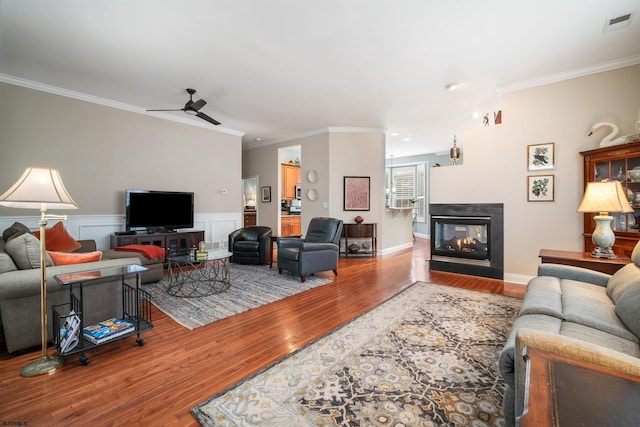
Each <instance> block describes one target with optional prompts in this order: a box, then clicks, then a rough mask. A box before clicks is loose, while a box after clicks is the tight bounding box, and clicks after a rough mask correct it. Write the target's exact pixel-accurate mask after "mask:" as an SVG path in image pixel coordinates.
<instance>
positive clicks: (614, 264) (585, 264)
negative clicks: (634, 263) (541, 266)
mask: <svg viewBox="0 0 640 427" xmlns="http://www.w3.org/2000/svg"><path fill="white" fill-rule="evenodd" d="M538 256H539V257H540V259H541V260H542V263H552V264H562V265H572V266H574V267H582V268H588V269H589V270H594V271H599V272H601V273H607V274H614V273H615V272H616V271H618V270H620V269H621V268H622V267H624V266H625V265H627V264H629V263H630V262H631V258H616V259H607V258H592V257H591V255H589V252H572V251H557V250H553V249H540V254H539V255H538Z"/></svg>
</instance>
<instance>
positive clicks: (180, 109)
mask: <svg viewBox="0 0 640 427" xmlns="http://www.w3.org/2000/svg"><path fill="white" fill-rule="evenodd" d="M147 111H184V110H183V109H182V108H178V109H177V110H147Z"/></svg>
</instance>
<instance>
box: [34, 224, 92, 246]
mask: <svg viewBox="0 0 640 427" xmlns="http://www.w3.org/2000/svg"><path fill="white" fill-rule="evenodd" d="M33 235H34V236H36V237H37V238H38V239H39V238H40V231H34V232H33ZM45 245H46V248H47V250H48V251H55V252H71V251H73V250H76V249H78V248H80V247H81V246H82V245H81V244H80V243H78V242H76V239H74V238H73V237H72V236H71V235H70V234H69V233H67V230H66V229H65V228H64V224H63V223H62V222H58V223H57V224H56V225H54V226H53V227H51V228H47V229H46V230H45Z"/></svg>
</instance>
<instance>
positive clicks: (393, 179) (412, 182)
mask: <svg viewBox="0 0 640 427" xmlns="http://www.w3.org/2000/svg"><path fill="white" fill-rule="evenodd" d="M385 180H386V196H387V206H389V207H392V208H413V214H414V216H415V220H416V221H419V222H425V221H426V217H425V212H426V201H425V193H426V164H425V163H418V164H415V165H405V166H391V167H388V168H386V171H385Z"/></svg>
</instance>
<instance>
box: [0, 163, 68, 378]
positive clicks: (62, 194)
mask: <svg viewBox="0 0 640 427" xmlns="http://www.w3.org/2000/svg"><path fill="white" fill-rule="evenodd" d="M0 205H4V206H7V207H10V208H23V209H40V213H41V215H40V221H39V222H38V225H39V226H40V326H41V329H42V330H41V338H42V355H41V357H40V358H39V359H38V360H35V361H33V362H31V363H30V364H28V365H27V366H25V367H23V368H22V369H21V370H20V375H22V376H23V377H33V376H36V375H40V374H46V373H51V372H54V371H55V370H56V369H58V368H59V367H61V366H62V365H63V364H64V358H63V357H61V356H54V357H49V356H48V355H47V273H46V269H47V266H46V243H45V236H46V231H45V230H46V226H47V220H49V219H58V220H66V219H67V216H66V215H51V214H47V209H77V208H78V206H77V205H76V203H75V202H74V201H73V199H72V198H71V196H70V195H69V193H68V192H67V190H66V189H65V188H64V184H63V183H62V179H61V178H60V174H59V173H58V171H57V170H55V169H51V168H43V167H28V168H27V169H26V170H25V171H24V173H23V174H22V176H21V177H20V179H19V180H18V181H17V182H16V183H15V184H13V186H12V187H11V188H10V189H9V190H7V191H6V192H5V193H4V194H3V195H2V196H0Z"/></svg>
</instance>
